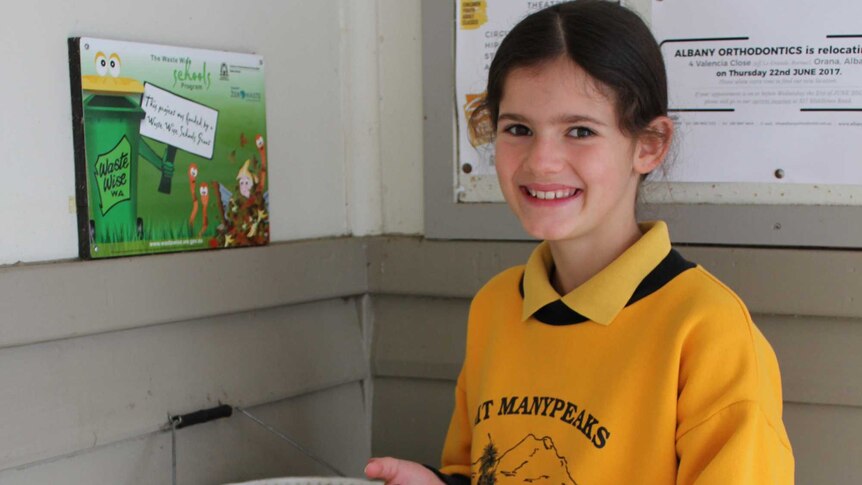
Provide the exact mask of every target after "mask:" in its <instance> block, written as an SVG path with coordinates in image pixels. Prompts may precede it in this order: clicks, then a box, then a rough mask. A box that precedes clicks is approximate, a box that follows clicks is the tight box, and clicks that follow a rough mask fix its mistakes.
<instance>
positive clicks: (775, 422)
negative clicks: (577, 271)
mask: <svg viewBox="0 0 862 485" xmlns="http://www.w3.org/2000/svg"><path fill="white" fill-rule="evenodd" d="M642 230H645V234H644V235H643V237H642V238H641V239H640V240H639V241H638V242H636V243H635V244H634V245H633V246H632V247H631V248H629V249H628V250H627V251H626V252H625V253H623V254H622V255H621V256H620V257H619V258H617V259H616V260H615V261H614V262H612V263H611V264H610V265H609V266H608V267H607V268H605V269H604V270H602V271H601V272H600V273H599V274H597V275H595V276H594V277H593V278H591V279H590V280H589V281H587V282H586V283H584V284H583V285H581V286H579V287H578V288H576V289H575V290H573V291H572V292H571V293H569V294H567V295H565V296H563V297H560V295H558V294H557V293H556V291H555V290H554V289H553V287H552V286H551V283H550V281H549V277H548V275H549V273H550V271H551V269H552V266H553V260H552V258H551V254H550V250H549V248H548V246H547V244H545V243H543V244H541V245H540V246H539V247H538V248H537V249H536V250H535V251H534V252H533V254H532V256H531V257H530V259H529V261H528V262H527V264H526V266H519V267H515V268H511V269H509V270H506V271H504V272H502V273H500V274H499V275H497V276H496V277H494V278H493V279H492V280H491V281H489V282H488V283H487V284H486V285H485V286H484V287H483V288H482V289H481V290H480V291H479V292H478V293H477V295H476V297H475V298H474V299H473V302H472V305H471V307H470V317H469V323H468V332H467V351H466V357H465V361H464V365H463V368H462V370H461V374H460V376H459V378H458V383H457V387H456V393H455V411H454V413H453V416H452V421H451V424H450V426H449V432H448V436H447V438H446V443H445V446H444V449H443V466H442V468H441V469H440V471H441V472H442V473H444V474H448V475H464V476H466V477H471V481H472V483H478V484H485V483H495V484H497V485H504V484H507V483H549V484H555V485H556V484H580V485H591V484H606V483H607V484H634V483H644V484H674V483H677V484H689V483H697V484H722V485H725V484H734V485H744V484H757V485H761V484H786V483H793V473H794V469H793V467H794V464H793V454H792V451H791V447H790V442H789V441H788V439H787V434H786V432H785V430H784V425H783V423H782V420H781V412H782V401H781V382H780V376H779V372H778V364H777V361H776V359H775V355H774V353H773V351H772V349H771V347H770V346H769V343H768V342H767V341H766V339H765V338H764V337H763V335H762V334H761V333H760V331H759V330H758V329H757V327H756V326H755V325H754V323H752V321H751V317H750V315H749V314H748V311H747V310H746V308H745V305H744V304H743V303H742V301H741V300H740V299H739V297H737V296H736V295H735V294H734V293H733V292H732V291H731V290H730V289H729V288H727V287H726V286H724V285H723V284H722V283H721V282H719V281H718V280H717V279H716V278H715V277H713V276H712V275H710V274H709V273H708V272H707V271H706V270H704V269H703V268H702V267H700V266H696V265H694V264H692V263H689V262H688V261H685V260H684V259H683V258H682V257H681V256H680V255H679V254H678V253H676V251H672V250H671V246H670V239H669V237H668V233H667V227H666V226H665V224H664V223H662V222H657V223H653V224H650V225H644V226H642Z"/></svg>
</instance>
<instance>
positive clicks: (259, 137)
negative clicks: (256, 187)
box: [254, 134, 266, 187]
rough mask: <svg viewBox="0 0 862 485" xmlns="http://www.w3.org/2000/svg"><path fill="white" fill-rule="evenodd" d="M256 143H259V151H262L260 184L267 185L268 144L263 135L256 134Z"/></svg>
mask: <svg viewBox="0 0 862 485" xmlns="http://www.w3.org/2000/svg"><path fill="white" fill-rule="evenodd" d="M254 144H255V145H257V152H258V153H260V166H261V170H260V186H261V187H266V144H265V143H264V142H263V135H261V134H258V135H257V136H255V137H254Z"/></svg>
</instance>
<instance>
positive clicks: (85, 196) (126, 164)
mask: <svg viewBox="0 0 862 485" xmlns="http://www.w3.org/2000/svg"><path fill="white" fill-rule="evenodd" d="M69 63H70V70H71V84H72V86H71V89H72V112H73V133H74V141H75V174H76V177H75V178H76V200H77V206H78V233H79V235H78V242H79V255H80V256H81V257H82V258H85V259H90V258H107V257H116V256H128V255H137V254H149V253H161V252H175V251H191V250H200V249H214V248H230V247H237V246H256V245H263V244H267V243H268V242H269V207H268V201H269V193H268V186H267V171H268V170H269V167H268V165H267V163H268V162H267V156H266V152H267V145H266V111H265V101H266V98H265V93H264V67H263V59H262V58H261V57H260V56H255V55H251V54H239V53H230V52H220V51H209V50H201V49H187V48H180V47H172V46H161V45H152V44H141V43H131V42H122V41H115V40H107V39H94V38H72V39H69Z"/></svg>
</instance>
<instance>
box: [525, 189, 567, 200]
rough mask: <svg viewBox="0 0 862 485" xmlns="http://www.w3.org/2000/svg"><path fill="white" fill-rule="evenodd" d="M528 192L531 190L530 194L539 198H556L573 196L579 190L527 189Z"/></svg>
mask: <svg viewBox="0 0 862 485" xmlns="http://www.w3.org/2000/svg"><path fill="white" fill-rule="evenodd" d="M527 192H529V194H530V195H531V196H533V197H535V198H537V199H541V200H554V199H564V198H567V197H571V196H573V195H575V193H576V192H577V190H556V191H554V190H549V191H547V192H545V191H542V190H533V189H527Z"/></svg>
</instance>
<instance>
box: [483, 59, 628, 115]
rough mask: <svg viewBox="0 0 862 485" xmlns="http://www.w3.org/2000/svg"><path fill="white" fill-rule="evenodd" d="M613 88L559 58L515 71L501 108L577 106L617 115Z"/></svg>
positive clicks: (502, 97)
mask: <svg viewBox="0 0 862 485" xmlns="http://www.w3.org/2000/svg"><path fill="white" fill-rule="evenodd" d="M608 93H610V89H609V88H608V87H607V86H605V85H603V84H602V83H600V82H599V81H597V80H596V79H594V78H593V77H592V76H590V75H589V74H588V73H587V72H586V71H585V70H584V69H583V68H582V67H580V66H579V65H577V64H576V63H574V62H572V61H571V60H569V59H565V58H557V59H555V60H553V61H547V62H543V63H541V64H538V65H535V66H525V67H517V68H514V69H512V71H511V72H509V74H508V75H507V76H506V79H505V82H504V83H503V90H502V96H501V99H500V105H501V108H503V107H504V106H506V107H508V106H513V105H515V106H517V107H518V108H519V109H520V108H521V107H523V108H530V109H533V108H540V107H542V108H543V109H546V108H547V107H558V108H560V109H565V108H566V105H567V104H571V103H576V104H579V105H585V106H589V107H591V108H601V109H603V110H607V111H608V112H609V113H612V112H614V111H615V110H614V99H613V97H612V96H610V95H609V94H608Z"/></svg>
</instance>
